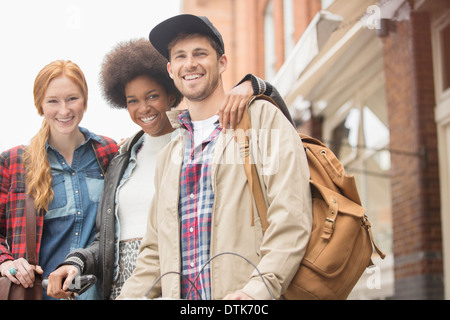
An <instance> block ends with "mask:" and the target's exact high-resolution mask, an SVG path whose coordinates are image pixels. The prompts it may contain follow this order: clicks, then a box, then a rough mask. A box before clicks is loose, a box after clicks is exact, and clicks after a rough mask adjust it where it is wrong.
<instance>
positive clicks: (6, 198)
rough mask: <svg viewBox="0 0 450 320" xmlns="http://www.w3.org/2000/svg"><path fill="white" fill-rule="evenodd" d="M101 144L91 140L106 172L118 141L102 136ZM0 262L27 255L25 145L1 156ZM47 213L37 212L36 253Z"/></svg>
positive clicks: (116, 148)
mask: <svg viewBox="0 0 450 320" xmlns="http://www.w3.org/2000/svg"><path fill="white" fill-rule="evenodd" d="M100 138H101V139H102V142H101V143H99V142H97V141H95V140H92V142H93V143H92V145H93V147H94V151H95V155H96V157H97V160H98V163H99V165H100V167H101V169H102V170H103V172H106V169H107V168H108V165H109V162H110V161H111V160H112V158H113V157H114V155H115V154H116V153H117V150H118V147H117V144H116V143H115V142H114V141H113V140H112V139H110V138H106V137H101V136H100ZM0 169H1V173H0V264H1V263H3V262H4V261H6V260H15V259H19V258H23V257H25V255H26V236H25V232H26V230H25V229H26V224H25V216H24V214H25V211H24V207H25V174H24V172H25V168H24V165H23V146H18V147H14V148H12V149H9V150H7V151H5V152H3V153H2V154H1V156H0ZM43 217H44V212H43V210H41V212H38V213H37V221H36V229H37V230H36V238H37V239H36V245H37V256H39V247H40V243H41V236H42V227H43V223H44V219H43Z"/></svg>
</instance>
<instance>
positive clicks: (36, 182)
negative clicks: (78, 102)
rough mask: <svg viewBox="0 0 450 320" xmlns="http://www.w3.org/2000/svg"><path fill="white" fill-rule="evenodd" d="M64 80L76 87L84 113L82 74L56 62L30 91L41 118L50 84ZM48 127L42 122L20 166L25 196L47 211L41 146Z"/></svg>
mask: <svg viewBox="0 0 450 320" xmlns="http://www.w3.org/2000/svg"><path fill="white" fill-rule="evenodd" d="M63 75H64V76H66V77H68V78H69V79H71V80H72V81H73V82H74V83H75V84H77V85H78V86H79V87H80V88H81V91H82V94H83V96H84V103H85V104H84V109H85V110H86V108H87V98H88V87H87V83H86V79H85V77H84V74H83V72H82V71H81V69H80V67H78V65H77V64H75V63H73V62H71V61H68V60H56V61H53V62H51V63H49V64H48V65H46V66H45V67H44V68H43V69H42V70H41V71H40V72H39V73H38V75H37V76H36V79H35V81H34V87H33V95H34V105H35V107H36V109H37V111H38V114H39V115H41V116H42V115H43V114H44V112H43V110H42V103H43V101H44V98H45V93H46V91H47V88H48V86H49V84H50V82H51V81H52V80H53V79H55V78H58V77H61V76H63ZM50 134H51V132H50V126H49V125H48V123H47V121H46V120H45V119H44V120H43V121H42V126H41V129H40V130H39V132H38V133H37V134H36V135H35V136H34V137H33V138H32V139H31V142H30V145H29V146H27V147H26V148H25V154H24V163H25V168H26V183H27V186H28V189H27V190H26V192H27V193H29V194H30V195H32V196H33V197H34V199H35V200H34V203H35V207H36V208H37V209H38V210H40V209H45V210H48V205H49V204H50V202H51V201H52V200H53V196H54V194H53V190H52V174H51V171H50V163H49V161H48V159H47V152H46V149H45V145H46V143H47V140H48V139H49V137H50Z"/></svg>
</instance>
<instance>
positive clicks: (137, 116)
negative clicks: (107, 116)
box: [125, 76, 175, 137]
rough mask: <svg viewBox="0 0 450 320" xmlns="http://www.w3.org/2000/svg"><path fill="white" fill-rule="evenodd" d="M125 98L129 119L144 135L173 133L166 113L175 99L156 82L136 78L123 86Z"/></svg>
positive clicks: (142, 77) (144, 78) (140, 77)
mask: <svg viewBox="0 0 450 320" xmlns="http://www.w3.org/2000/svg"><path fill="white" fill-rule="evenodd" d="M125 96H126V98H127V108H128V113H129V114H130V117H131V119H132V120H133V122H135V123H136V124H137V125H139V126H140V127H141V128H142V130H144V132H145V133H147V134H149V135H151V136H154V137H156V136H161V135H164V134H166V133H170V132H172V131H173V128H172V126H171V125H170V122H169V119H168V118H167V116H166V111H169V110H170V108H171V106H172V105H173V104H174V102H175V98H174V97H173V96H172V95H168V94H167V92H166V90H164V87H163V86H161V85H160V84H159V83H158V82H156V81H154V80H153V79H151V78H149V77H147V76H138V77H136V78H134V79H133V80H131V81H129V82H128V83H127V85H126V86H125Z"/></svg>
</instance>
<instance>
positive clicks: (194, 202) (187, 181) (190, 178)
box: [178, 112, 221, 300]
mask: <svg viewBox="0 0 450 320" xmlns="http://www.w3.org/2000/svg"><path fill="white" fill-rule="evenodd" d="M178 119H179V120H180V122H181V123H182V124H183V125H184V127H185V128H186V129H187V130H184V132H185V133H184V134H185V135H186V139H185V141H186V144H185V147H184V157H183V165H182V169H181V176H180V201H179V208H178V212H179V214H180V221H181V261H182V262H181V272H182V274H183V276H184V277H182V279H181V297H182V298H183V299H193V300H198V299H200V297H199V296H198V293H197V291H196V290H195V289H194V288H192V289H191V285H190V282H189V281H188V280H186V279H185V277H186V278H188V279H189V280H190V281H191V282H193V281H194V279H195V277H196V276H197V274H198V273H199V272H200V269H201V268H202V267H203V266H204V265H205V263H206V262H207V261H208V259H209V258H210V257H209V252H210V243H211V213H212V207H213V203H214V193H213V190H212V184H211V163H212V159H213V156H214V149H215V144H216V141H217V139H216V138H217V136H218V135H219V133H220V131H221V129H220V128H219V123H218V121H217V123H216V124H215V129H214V130H213V132H212V133H211V134H210V136H209V137H208V138H207V139H206V140H204V141H203V143H202V144H200V145H199V146H197V147H194V131H193V127H192V123H191V119H190V115H189V112H184V113H182V114H181V115H180V116H179V118H178ZM195 287H196V289H197V290H198V291H199V292H200V294H201V299H205V300H209V299H211V282H210V268H209V264H208V265H207V266H206V267H205V268H204V269H203V271H202V273H201V274H200V276H199V277H198V280H197V281H196V283H195ZM190 289H191V293H190V297H187V294H188V292H189V290H190Z"/></svg>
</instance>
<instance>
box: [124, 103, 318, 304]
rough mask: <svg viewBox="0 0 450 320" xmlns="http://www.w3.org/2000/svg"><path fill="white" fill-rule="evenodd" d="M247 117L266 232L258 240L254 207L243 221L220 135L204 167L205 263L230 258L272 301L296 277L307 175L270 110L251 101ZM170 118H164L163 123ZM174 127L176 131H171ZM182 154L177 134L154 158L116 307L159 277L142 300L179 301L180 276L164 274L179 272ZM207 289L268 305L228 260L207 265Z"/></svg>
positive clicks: (307, 207) (229, 151) (291, 135)
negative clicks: (210, 199) (208, 214)
mask: <svg viewBox="0 0 450 320" xmlns="http://www.w3.org/2000/svg"><path fill="white" fill-rule="evenodd" d="M249 110H250V117H251V119H252V126H253V130H252V136H251V141H252V150H255V152H252V153H254V154H255V155H257V154H259V155H263V156H261V157H260V159H263V160H255V161H256V164H257V169H258V173H259V174H260V177H261V178H260V179H261V181H262V183H263V184H264V186H263V190H264V191H265V194H264V196H265V199H266V202H267V204H268V219H269V223H270V226H269V228H268V229H267V231H266V232H265V234H264V235H263V233H262V228H261V223H260V220H259V217H258V214H257V212H256V206H253V208H254V210H255V214H254V221H253V223H252V221H251V217H252V206H251V198H250V192H249V189H248V184H247V178H246V176H245V173H244V169H243V164H242V160H241V158H240V155H239V148H238V145H237V143H236V142H235V140H234V138H233V133H232V131H231V130H227V133H226V134H224V133H221V134H220V135H219V137H218V139H219V140H218V141H217V145H216V150H215V158H214V163H213V167H212V174H213V177H212V185H213V189H214V194H215V199H214V206H213V213H212V224H211V228H212V231H211V251H210V252H211V257H213V256H214V255H216V254H219V253H224V252H233V253H237V254H240V255H242V256H244V257H245V258H247V259H249V260H250V261H251V262H252V263H253V264H255V265H256V266H257V268H258V270H259V271H260V272H261V274H262V276H263V278H264V280H265V281H266V283H267V285H268V288H269V289H270V291H271V292H272V294H273V297H274V298H275V299H278V298H280V297H281V296H282V294H283V293H284V291H285V290H286V288H287V286H288V284H289V282H290V281H291V279H292V277H293V276H294V274H295V272H296V270H297V269H298V266H299V264H300V261H301V259H302V258H303V255H304V253H305V250H306V245H307V243H308V240H309V236H310V233H311V228H312V208H311V194H310V188H309V168H308V164H307V160H306V155H305V152H304V150H303V147H302V143H301V140H300V138H299V136H298V133H297V132H296V131H295V129H294V128H293V126H292V125H291V124H290V123H289V122H288V121H287V120H286V118H285V116H284V115H283V114H282V113H281V112H280V111H279V110H278V109H277V108H276V107H275V106H273V105H271V104H270V103H268V102H266V101H262V100H257V101H255V102H253V103H252V105H251V108H249ZM173 116H174V115H173V114H169V118H173ZM171 121H172V120H171ZM172 123H174V122H173V121H172ZM173 125H174V124H173ZM174 126H178V127H179V123H178V122H176V123H175V125H174ZM259 129H261V130H259ZM181 130H183V129H181ZM183 148H184V134H179V135H178V136H177V137H176V138H174V139H173V140H172V141H171V142H170V143H169V144H168V145H167V146H166V147H165V148H164V149H163V150H162V152H161V153H160V154H159V158H158V163H157V169H156V175H155V184H156V192H155V195H154V198H153V202H152V206H151V209H150V212H149V217H148V225H147V234H146V236H145V237H144V239H143V241H142V245H141V249H140V250H141V252H140V254H139V257H138V260H137V266H136V270H135V271H134V273H133V275H132V276H131V277H130V278H129V279H128V281H127V282H126V283H125V285H124V286H123V288H122V293H121V295H120V297H119V299H124V298H141V297H143V296H144V294H145V293H146V292H147V290H148V289H149V288H150V287H151V286H152V285H153V284H154V283H155V281H156V280H157V278H158V277H159V276H160V275H164V274H165V273H167V272H169V274H167V275H164V276H163V277H162V279H161V280H159V281H157V284H156V286H155V287H154V288H153V289H152V290H151V292H150V294H149V295H148V297H149V298H154V297H161V296H162V297H170V298H175V299H179V297H180V276H179V275H177V274H173V273H170V272H174V271H175V272H180V265H181V259H180V245H179V244H180V224H179V213H178V199H179V179H180V168H181V162H182V158H183ZM211 283H212V288H211V296H212V298H213V299H221V298H223V297H224V296H225V295H226V294H228V293H233V292H236V291H243V292H245V293H246V294H248V295H249V296H251V297H253V298H254V299H258V300H259V299H270V298H271V295H270V294H269V292H268V290H267V288H266V287H265V285H264V284H263V281H262V280H261V278H260V276H259V275H258V273H257V272H256V271H255V270H254V268H253V267H252V266H251V265H250V264H249V263H248V262H247V261H245V260H244V259H242V258H240V257H238V256H235V255H231V254H224V255H220V256H218V257H217V258H214V259H213V260H212V261H211Z"/></svg>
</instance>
